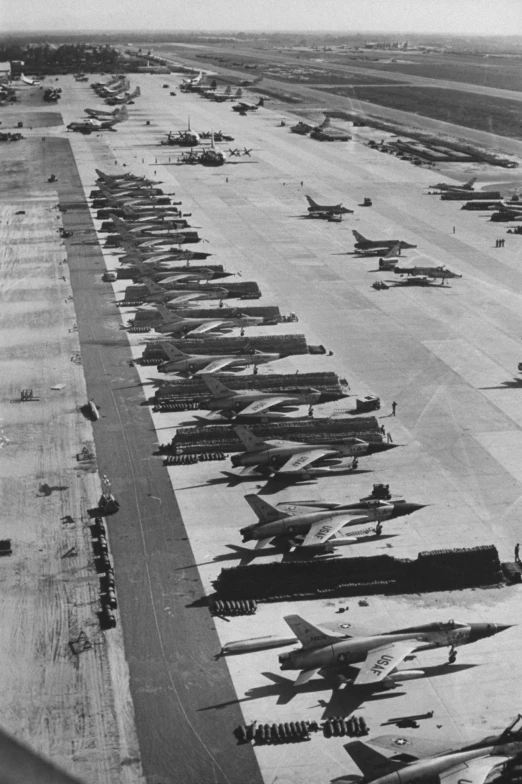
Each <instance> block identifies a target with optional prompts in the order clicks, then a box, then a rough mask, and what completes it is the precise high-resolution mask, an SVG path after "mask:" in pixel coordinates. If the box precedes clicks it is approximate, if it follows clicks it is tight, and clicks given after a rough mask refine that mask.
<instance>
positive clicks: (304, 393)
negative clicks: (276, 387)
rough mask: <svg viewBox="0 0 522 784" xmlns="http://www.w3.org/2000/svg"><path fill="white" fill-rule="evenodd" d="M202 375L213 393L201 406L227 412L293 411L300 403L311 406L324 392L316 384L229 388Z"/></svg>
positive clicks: (231, 413)
mask: <svg viewBox="0 0 522 784" xmlns="http://www.w3.org/2000/svg"><path fill="white" fill-rule="evenodd" d="M201 378H202V379H203V381H204V382H205V384H206V385H207V387H208V389H209V390H210V392H211V394H212V397H211V398H210V399H209V400H206V401H204V402H202V403H201V404H200V408H201V409H206V410H208V411H215V412H219V413H222V412H228V413H229V414H230V415H234V414H237V413H238V412H241V414H242V415H243V416H250V415H256V414H262V413H263V412H265V411H267V410H268V409H270V408H274V407H277V408H278V409H280V410H281V409H282V410H284V411H294V410H295V409H296V408H297V407H298V406H304V405H308V406H312V405H314V404H315V403H318V402H319V400H320V398H321V393H320V392H319V390H318V389H314V388H313V387H298V388H297V389H287V390H285V392H259V391H258V390H249V389H238V390H232V389H229V388H228V387H227V386H225V384H223V383H222V382H221V381H219V379H217V378H213V377H212V376H206V375H202V376H201Z"/></svg>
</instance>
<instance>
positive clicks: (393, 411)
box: [392, 400, 397, 416]
mask: <svg viewBox="0 0 522 784" xmlns="http://www.w3.org/2000/svg"><path fill="white" fill-rule="evenodd" d="M396 408H397V403H396V402H395V400H394V401H393V403H392V416H395V409H396Z"/></svg>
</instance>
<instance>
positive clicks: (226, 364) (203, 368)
mask: <svg viewBox="0 0 522 784" xmlns="http://www.w3.org/2000/svg"><path fill="white" fill-rule="evenodd" d="M161 345H162V348H163V350H164V352H165V353H166V354H167V356H168V360H167V361H166V362H161V363H160V364H159V365H158V371H159V372H160V373H171V372H173V373H187V374H190V375H194V376H200V375H202V374H206V375H210V374H212V373H220V372H221V371H223V370H225V368H226V369H233V368H234V369H236V370H240V369H241V370H242V369H243V368H245V367H248V366H249V365H254V367H255V366H257V365H263V364H265V362H273V361H275V360H276V359H279V358H280V356H281V355H280V354H268V353H266V352H262V351H255V350H251V351H248V350H247V349H244V350H242V351H239V352H237V353H229V354H185V352H183V351H181V349H179V348H176V346H173V345H172V343H162V344H161Z"/></svg>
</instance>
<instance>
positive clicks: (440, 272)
mask: <svg viewBox="0 0 522 784" xmlns="http://www.w3.org/2000/svg"><path fill="white" fill-rule="evenodd" d="M393 271H394V272H395V273H396V274H397V275H408V276H410V275H412V276H416V277H422V276H424V277H426V278H427V279H428V280H430V279H431V280H435V279H437V278H441V286H443V285H444V281H445V280H447V279H448V278H461V277H462V275H458V274H457V273H456V272H452V271H451V270H449V269H446V267H442V266H440V267H418V266H413V267H399V266H398V265H396V266H395V267H394V268H393Z"/></svg>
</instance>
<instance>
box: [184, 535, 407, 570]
mask: <svg viewBox="0 0 522 784" xmlns="http://www.w3.org/2000/svg"><path fill="white" fill-rule="evenodd" d="M396 536H398V534H381V535H380V536H378V537H377V536H376V535H373V536H361V537H359V538H358V539H357V541H356V542H352V544H351V545H350V546H351V547H354V546H355V545H357V544H363V543H364V542H375V541H376V540H378V541H379V542H382V541H385V540H386V539H394V538H395V537H396ZM387 546H388V547H389V545H387ZM226 547H228V548H229V549H230V550H232V552H230V553H222V554H221V555H216V556H215V558H213V559H212V560H211V561H202V562H200V563H194V564H186V565H185V566H180V567H178V568H177V569H175V570H174V571H176V572H182V571H184V570H186V569H194V568H197V567H198V568H199V567H201V566H210V564H213V563H221V562H222V561H237V560H238V559H240V562H239V564H238V566H248V564H249V563H252V561H253V560H255V559H256V558H268V557H273V556H274V555H282V558H281V561H282V562H283V561H284V562H285V563H289V562H291V561H303V560H307V559H306V556H305V555H303V553H302V552H300V551H299V549H297V550H294V551H293V552H284V551H282V550H278V549H275V548H273V547H267V548H264V549H263V550H253V549H250V548H249V547H241V545H237V544H227V545H226ZM341 555H342V553H341V551H340V550H339V551H336V552H334V553H328V555H327V556H326V557H328V558H329V559H332V558H340V557H341ZM324 557H325V556H323V558H324ZM310 560H313V556H310Z"/></svg>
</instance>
